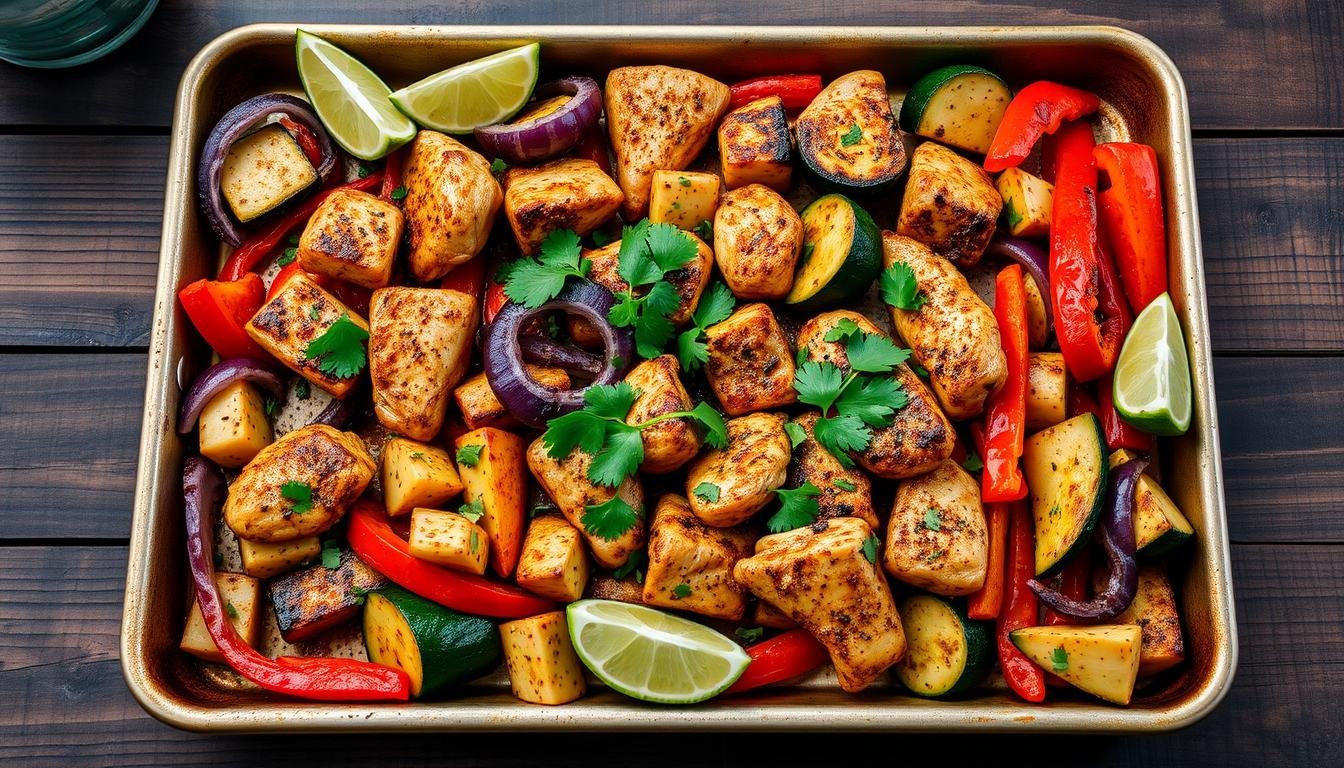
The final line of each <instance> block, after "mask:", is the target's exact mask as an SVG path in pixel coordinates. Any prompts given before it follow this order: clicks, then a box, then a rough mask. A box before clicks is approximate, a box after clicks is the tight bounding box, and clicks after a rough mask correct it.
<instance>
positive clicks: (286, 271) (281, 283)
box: [266, 260, 327, 301]
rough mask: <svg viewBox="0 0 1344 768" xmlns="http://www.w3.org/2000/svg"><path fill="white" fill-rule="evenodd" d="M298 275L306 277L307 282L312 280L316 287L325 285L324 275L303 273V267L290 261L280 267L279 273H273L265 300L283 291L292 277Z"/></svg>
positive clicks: (296, 262)
mask: <svg viewBox="0 0 1344 768" xmlns="http://www.w3.org/2000/svg"><path fill="white" fill-rule="evenodd" d="M298 274H303V275H306V276H307V277H308V279H309V280H312V281H313V282H314V283H317V284H318V285H325V284H326V280H327V278H326V277H325V276H324V275H315V274H313V273H312V272H304V271H303V267H300V266H299V262H298V261H297V260H295V261H291V262H289V263H288V264H286V265H285V266H283V267H281V268H280V271H279V272H276V273H275V279H274V280H272V281H271V287H270V288H268V289H267V290H266V300H267V301H270V300H271V299H274V298H275V297H276V295H277V294H279V293H280V291H282V290H283V289H284V287H285V285H286V284H287V283H289V281H290V280H293V279H294V276H295V275H298Z"/></svg>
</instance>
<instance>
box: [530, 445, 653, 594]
mask: <svg viewBox="0 0 1344 768" xmlns="http://www.w3.org/2000/svg"><path fill="white" fill-rule="evenodd" d="M592 462H593V457H592V456H589V455H588V454H587V453H584V452H583V451H582V450H579V449H575V450H574V452H573V453H571V454H569V455H568V456H566V457H565V458H563V459H555V458H552V457H551V454H550V452H549V450H548V449H547V448H546V443H545V442H543V441H542V439H541V438H537V439H536V440H534V441H533V442H532V445H531V446H529V447H528V449H527V466H528V469H530V470H532V476H533V477H535V478H536V479H537V482H538V483H539V484H541V487H542V490H544V491H546V493H547V494H548V495H549V496H550V497H551V499H552V500H554V501H555V506H556V507H558V508H559V509H560V514H562V515H564V516H565V519H566V520H568V521H569V523H570V525H572V526H574V527H575V528H577V529H578V530H579V533H581V534H583V538H584V539H585V540H586V541H587V542H588V547H589V549H591V550H592V552H593V559H594V560H596V561H597V563H598V565H601V566H602V567H603V568H619V567H621V566H622V565H625V561H626V560H629V559H630V553H631V552H634V551H635V550H637V549H639V548H640V547H641V546H643V544H644V519H643V512H642V510H643V509H644V489H643V488H642V487H641V486H640V484H639V478H638V477H637V476H636V477H629V478H626V479H625V481H624V482H622V483H621V484H620V486H618V487H616V488H608V487H606V486H604V485H598V484H596V483H594V482H593V481H592V480H589V479H588V466H589V465H590V464H592ZM615 496H620V498H621V500H623V501H624V502H625V503H626V504H629V505H630V507H631V508H632V509H634V510H635V511H636V512H637V513H638V515H637V517H636V519H635V523H634V525H632V526H630V528H629V529H628V530H626V531H625V532H624V533H622V534H620V535H619V536H617V537H615V538H611V539H608V538H604V537H603V536H600V535H598V534H597V533H594V532H593V531H590V530H588V528H587V526H585V525H584V521H583V518H584V514H585V513H586V512H587V511H588V508H589V507H594V506H597V505H599V504H602V503H604V502H607V501H610V500H611V499H612V498H613V497H615Z"/></svg>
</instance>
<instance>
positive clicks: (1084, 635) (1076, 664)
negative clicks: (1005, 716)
mask: <svg viewBox="0 0 1344 768" xmlns="http://www.w3.org/2000/svg"><path fill="white" fill-rule="evenodd" d="M1008 637H1009V638H1011V639H1012V641H1013V645H1016V646H1017V648H1018V650H1020V651H1022V653H1023V654H1025V655H1026V657H1027V658H1028V659H1031V660H1032V661H1033V662H1035V663H1037V664H1039V665H1040V666H1041V667H1042V668H1044V669H1045V670H1047V671H1049V672H1054V673H1055V674H1056V675H1059V676H1060V677H1062V678H1064V680H1065V681H1066V682H1068V683H1069V684H1070V685H1072V686H1074V687H1075V688H1078V689H1079V690H1082V691H1086V692H1088V693H1090V694H1092V695H1093V696H1099V697H1101V698H1103V699H1105V700H1106V701H1109V702H1111V703H1113V704H1128V703H1129V700H1130V699H1131V698H1133V696H1134V681H1135V680H1137V679H1138V677H1139V647H1140V644H1141V642H1142V637H1143V631H1142V630H1141V629H1140V628H1139V625H1137V624H1104V625H1097V626H1092V627H1075V626H1067V625H1061V626H1057V627H1026V628H1025V629H1018V630H1014V631H1013V632H1011V633H1010V634H1009V635H1008Z"/></svg>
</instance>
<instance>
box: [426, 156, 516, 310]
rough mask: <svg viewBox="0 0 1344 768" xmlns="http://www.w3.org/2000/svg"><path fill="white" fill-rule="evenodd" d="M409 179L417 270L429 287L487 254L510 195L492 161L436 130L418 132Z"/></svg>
mask: <svg viewBox="0 0 1344 768" xmlns="http://www.w3.org/2000/svg"><path fill="white" fill-rule="evenodd" d="M404 178H405V185H406V197H405V199H404V200H402V206H403V208H404V210H405V211H406V229H407V231H408V232H409V233H410V242H411V253H410V263H411V272H412V273H414V275H415V279H416V280H418V281H419V282H422V283H427V282H429V281H431V280H437V279H439V278H440V277H443V276H444V275H446V274H448V272H449V270H451V269H452V268H453V267H455V266H457V265H458V264H461V263H462V262H464V261H466V260H467V259H470V258H471V257H472V256H475V255H476V254H478V253H480V252H481V249H482V248H484V247H485V241H486V239H487V238H489V237H490V227H491V226H492V225H493V224H494V223H495V214H496V213H498V212H499V205H500V203H501V202H503V200H504V193H503V192H502V191H501V190H500V188H499V182H497V181H495V177H494V175H493V174H492V173H490V161H488V160H486V159H485V158H484V157H481V155H480V154H479V153H478V152H475V151H474V150H472V149H470V148H468V147H467V146H466V145H465V144H462V143H461V142H459V141H458V140H457V139H454V138H451V137H449V136H445V135H443V134H442V133H436V132H434V131H420V132H419V133H418V134H416V136H415V141H413V142H411V148H410V150H409V152H408V153H407V155H406V172H405V177H404Z"/></svg>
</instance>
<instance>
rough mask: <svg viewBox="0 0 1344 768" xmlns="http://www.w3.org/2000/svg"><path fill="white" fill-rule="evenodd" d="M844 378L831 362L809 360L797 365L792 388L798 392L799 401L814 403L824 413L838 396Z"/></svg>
mask: <svg viewBox="0 0 1344 768" xmlns="http://www.w3.org/2000/svg"><path fill="white" fill-rule="evenodd" d="M844 379H845V377H844V374H843V373H841V372H840V369H839V368H838V367H836V366H835V365H834V364H833V363H819V362H817V361H815V360H811V361H808V362H806V363H803V364H802V365H801V366H799V368H798V371H797V372H796V373H795V374H794V376H793V388H794V389H795V390H797V392H798V401H799V402H802V403H807V404H808V405H815V406H817V407H818V408H820V409H821V412H822V413H823V414H824V413H826V412H827V411H828V410H830V407H831V405H832V404H833V403H834V402H835V399H836V397H838V396H839V393H840V388H841V386H843V384H844Z"/></svg>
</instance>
